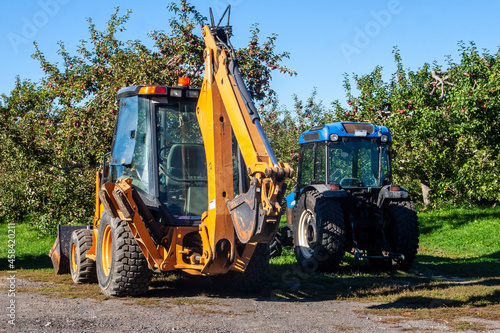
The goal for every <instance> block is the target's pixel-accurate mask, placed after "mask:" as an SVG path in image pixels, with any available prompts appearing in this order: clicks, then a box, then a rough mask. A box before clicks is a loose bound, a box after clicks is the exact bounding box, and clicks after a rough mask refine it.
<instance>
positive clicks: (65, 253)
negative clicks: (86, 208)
mask: <svg viewBox="0 0 500 333" xmlns="http://www.w3.org/2000/svg"><path fill="white" fill-rule="evenodd" d="M84 228H87V226H85V225H58V226H57V238H56V241H55V242H54V245H53V246H52V249H50V252H49V257H50V260H52V266H54V272H55V273H56V274H66V273H69V272H70V271H69V257H70V253H69V244H70V242H71V234H72V233H73V231H75V230H78V229H84Z"/></svg>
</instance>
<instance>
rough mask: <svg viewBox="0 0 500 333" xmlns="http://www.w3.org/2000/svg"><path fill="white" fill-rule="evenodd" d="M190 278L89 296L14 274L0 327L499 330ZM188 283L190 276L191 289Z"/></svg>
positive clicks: (477, 323)
mask: <svg viewBox="0 0 500 333" xmlns="http://www.w3.org/2000/svg"><path fill="white" fill-rule="evenodd" d="M7 282H8V281H6V279H5V277H2V279H1V287H2V294H1V295H2V297H1V308H2V309H6V306H7V305H8V302H9V297H8V296H7V293H6V292H5V291H6V290H8V283H7ZM198 282H199V281H197V280H183V281H181V282H178V283H179V284H181V285H180V286H179V285H178V286H177V287H179V288H182V289H181V290H183V291H184V292H183V293H181V291H179V290H172V289H169V288H163V289H162V288H158V289H154V290H150V292H148V293H147V295H145V297H140V298H102V297H96V298H93V297H92V296H91V295H92V294H93V292H91V293H90V295H89V297H90V298H83V295H81V296H82V298H79V297H76V298H68V297H65V296H63V295H61V294H57V293H53V294H51V293H50V292H49V290H50V289H51V288H53V289H54V290H56V289H57V288H79V287H80V286H71V287H70V286H68V285H67V284H66V283H61V282H58V283H51V282H40V281H31V280H28V279H21V280H18V281H17V282H16V283H17V284H16V290H18V291H17V292H16V297H15V300H16V311H15V315H16V318H15V326H12V325H10V324H9V323H8V322H7V320H6V319H5V318H6V316H2V317H3V318H4V319H3V320H2V322H1V323H0V331H6V332H93V333H95V332H137V331H145V332H171V331H172V332H175V331H177V332H380V331H383V332H404V331H410V332H455V331H457V332H467V331H468V332H471V331H477V330H486V331H492V330H493V331H494V330H495V329H497V330H498V331H499V332H500V325H499V324H500V323H499V322H496V321H486V320H482V321H478V319H471V320H467V319H466V318H460V319H457V321H456V322H455V321H450V322H448V323H445V322H442V321H439V322H436V321H432V320H415V319H413V318H406V317H405V316H379V315H377V314H370V313H366V312H365V310H367V309H369V308H374V307H378V306H381V305H383V304H382V303H374V302H371V303H368V302H362V303H361V302H350V301H335V300H323V301H317V300H313V299H300V300H299V299H295V300H283V299H275V298H269V297H258V298H256V297H244V296H234V295H222V294H210V293H206V294H203V293H200V292H198V291H197V290H199V287H198V286H196V284H197V283H198ZM189 283H192V284H193V285H192V288H191V289H189ZM202 289H204V288H202ZM38 290H39V291H41V293H40V292H38ZM193 290H194V291H193ZM67 292H68V293H70V290H68V291H67ZM64 295H66V293H65V294H64ZM4 311H5V310H4Z"/></svg>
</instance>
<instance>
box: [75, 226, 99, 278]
mask: <svg viewBox="0 0 500 333" xmlns="http://www.w3.org/2000/svg"><path fill="white" fill-rule="evenodd" d="M91 247H92V230H89V229H78V230H75V231H73V233H72V234H71V241H70V244H69V253H70V263H69V270H70V272H71V278H72V279H73V282H75V283H78V284H79V283H93V282H96V281H97V275H96V264H95V261H93V260H91V259H88V258H87V257H85V255H86V254H87V251H88V250H89V249H90V248H91Z"/></svg>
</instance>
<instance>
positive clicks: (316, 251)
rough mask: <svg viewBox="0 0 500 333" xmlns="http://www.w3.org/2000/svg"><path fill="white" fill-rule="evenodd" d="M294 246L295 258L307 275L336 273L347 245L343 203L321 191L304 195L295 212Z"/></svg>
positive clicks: (301, 196) (308, 192) (298, 201)
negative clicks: (324, 194) (317, 272)
mask: <svg viewBox="0 0 500 333" xmlns="http://www.w3.org/2000/svg"><path fill="white" fill-rule="evenodd" d="M305 223H307V226H306V225H305ZM293 243H294V250H295V257H296V258H297V261H298V263H299V265H300V266H301V267H302V269H303V270H304V271H306V272H308V273H311V272H315V271H320V272H333V271H336V270H337V269H338V267H339V265H340V262H341V261H342V258H343V257H344V253H345V244H346V231H345V223H344V215H343V213H342V207H341V205H340V202H339V200H338V199H337V198H325V197H323V195H322V194H321V193H319V192H318V191H307V192H305V193H302V194H301V195H300V198H299V200H297V204H296V205H295V207H294V209H293Z"/></svg>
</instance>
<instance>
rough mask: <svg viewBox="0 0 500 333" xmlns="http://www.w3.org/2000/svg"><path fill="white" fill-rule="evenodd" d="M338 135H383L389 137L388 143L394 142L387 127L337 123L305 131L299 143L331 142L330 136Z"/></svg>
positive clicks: (374, 136) (339, 136)
mask: <svg viewBox="0 0 500 333" xmlns="http://www.w3.org/2000/svg"><path fill="white" fill-rule="evenodd" d="M332 134H336V135H337V137H338V138H341V137H353V138H354V137H365V138H378V137H382V135H386V136H387V137H388V142H390V141H391V140H392V138H391V133H390V131H389V129H388V128H387V127H385V126H375V125H373V124H370V123H354V122H337V123H331V124H326V125H320V126H315V127H313V128H311V129H310V130H307V131H305V132H304V133H302V134H301V135H300V137H299V143H300V144H303V143H309V142H318V141H329V140H330V135H332Z"/></svg>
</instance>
